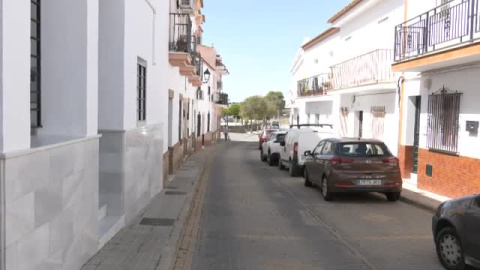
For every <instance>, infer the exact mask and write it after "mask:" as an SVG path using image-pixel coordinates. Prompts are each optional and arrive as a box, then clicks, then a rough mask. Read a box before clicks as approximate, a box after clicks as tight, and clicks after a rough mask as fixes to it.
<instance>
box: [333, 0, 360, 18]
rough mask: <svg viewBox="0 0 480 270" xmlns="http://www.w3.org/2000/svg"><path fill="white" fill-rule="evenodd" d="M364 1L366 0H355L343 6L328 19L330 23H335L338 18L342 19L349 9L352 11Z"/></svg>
mask: <svg viewBox="0 0 480 270" xmlns="http://www.w3.org/2000/svg"><path fill="white" fill-rule="evenodd" d="M363 1H364V0H353V1H352V2H350V4H348V5H347V6H345V7H344V8H342V9H341V10H340V11H339V12H337V13H336V14H335V15H333V16H332V17H331V18H330V19H328V23H334V22H335V21H336V20H338V19H340V18H341V17H342V16H343V15H345V14H347V13H348V12H349V11H351V10H352V9H353V8H355V7H356V6H357V5H358V4H360V3H361V2H363Z"/></svg>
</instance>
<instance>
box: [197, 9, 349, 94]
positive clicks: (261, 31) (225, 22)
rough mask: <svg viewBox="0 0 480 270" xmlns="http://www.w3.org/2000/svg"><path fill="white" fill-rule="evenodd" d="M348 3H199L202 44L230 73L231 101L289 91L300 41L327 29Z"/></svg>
mask: <svg viewBox="0 0 480 270" xmlns="http://www.w3.org/2000/svg"><path fill="white" fill-rule="evenodd" d="M350 1H351V0H296V1H292V0H240V1H235V0H204V9H203V11H202V13H203V14H205V16H206V23H205V24H204V25H203V29H204V38H203V43H204V44H205V45H211V44H212V43H214V46H215V47H216V48H217V50H218V52H219V53H220V54H221V55H222V57H223V60H224V63H225V64H226V65H227V67H228V69H229V71H230V75H229V76H227V77H226V78H225V79H224V91H225V92H227V93H228V94H229V98H230V101H231V102H238V101H243V99H245V98H246V97H249V96H253V95H265V94H266V93H267V92H268V91H271V90H275V91H282V92H286V91H288V90H289V88H290V78H291V75H290V69H291V67H292V62H293V58H294V57H295V54H296V52H297V51H298V49H299V47H300V46H301V44H302V41H303V39H304V38H305V37H309V38H313V37H315V36H316V35H318V34H319V33H320V32H322V31H324V30H325V29H327V28H328V27H329V25H328V24H327V20H328V19H329V18H330V17H331V16H332V15H333V14H335V13H336V12H337V11H339V10H340V9H341V8H343V7H344V6H346V5H347V4H348V3H349V2H350Z"/></svg>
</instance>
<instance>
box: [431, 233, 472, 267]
mask: <svg viewBox="0 0 480 270" xmlns="http://www.w3.org/2000/svg"><path fill="white" fill-rule="evenodd" d="M436 248H437V255H438V258H439V259H440V262H441V263H442V264H443V266H445V268H447V269H449V270H463V269H466V267H465V260H464V257H463V249H462V245H461V244H460V240H459V238H458V235H457V232H456V231H455V229H453V228H449V227H448V228H444V229H442V230H441V231H440V232H439V233H438V234H437V239H436Z"/></svg>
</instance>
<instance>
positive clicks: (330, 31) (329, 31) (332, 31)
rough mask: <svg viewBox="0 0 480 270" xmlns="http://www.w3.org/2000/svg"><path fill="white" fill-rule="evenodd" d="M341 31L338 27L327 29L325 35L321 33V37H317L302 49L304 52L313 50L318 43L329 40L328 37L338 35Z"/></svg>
mask: <svg viewBox="0 0 480 270" xmlns="http://www.w3.org/2000/svg"><path fill="white" fill-rule="evenodd" d="M339 31H340V28H338V27H331V28H329V29H327V30H326V31H324V32H323V33H321V34H320V35H318V36H316V37H315V38H313V39H312V40H310V41H309V42H307V43H305V44H303V45H302V49H303V50H304V51H306V50H308V49H310V48H312V47H313V46H315V45H317V44H318V43H320V42H322V41H324V40H325V39H327V38H328V37H330V36H332V35H334V34H336V33H338V32H339Z"/></svg>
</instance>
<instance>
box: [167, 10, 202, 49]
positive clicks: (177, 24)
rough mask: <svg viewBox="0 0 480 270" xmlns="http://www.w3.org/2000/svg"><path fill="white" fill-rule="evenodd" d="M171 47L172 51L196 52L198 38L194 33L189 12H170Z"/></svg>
mask: <svg viewBox="0 0 480 270" xmlns="http://www.w3.org/2000/svg"><path fill="white" fill-rule="evenodd" d="M169 49H170V51H171V52H184V53H190V54H192V53H195V52H196V38H195V36H194V35H193V34H192V21H191V19H190V15H189V14H181V13H170V37H169Z"/></svg>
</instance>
